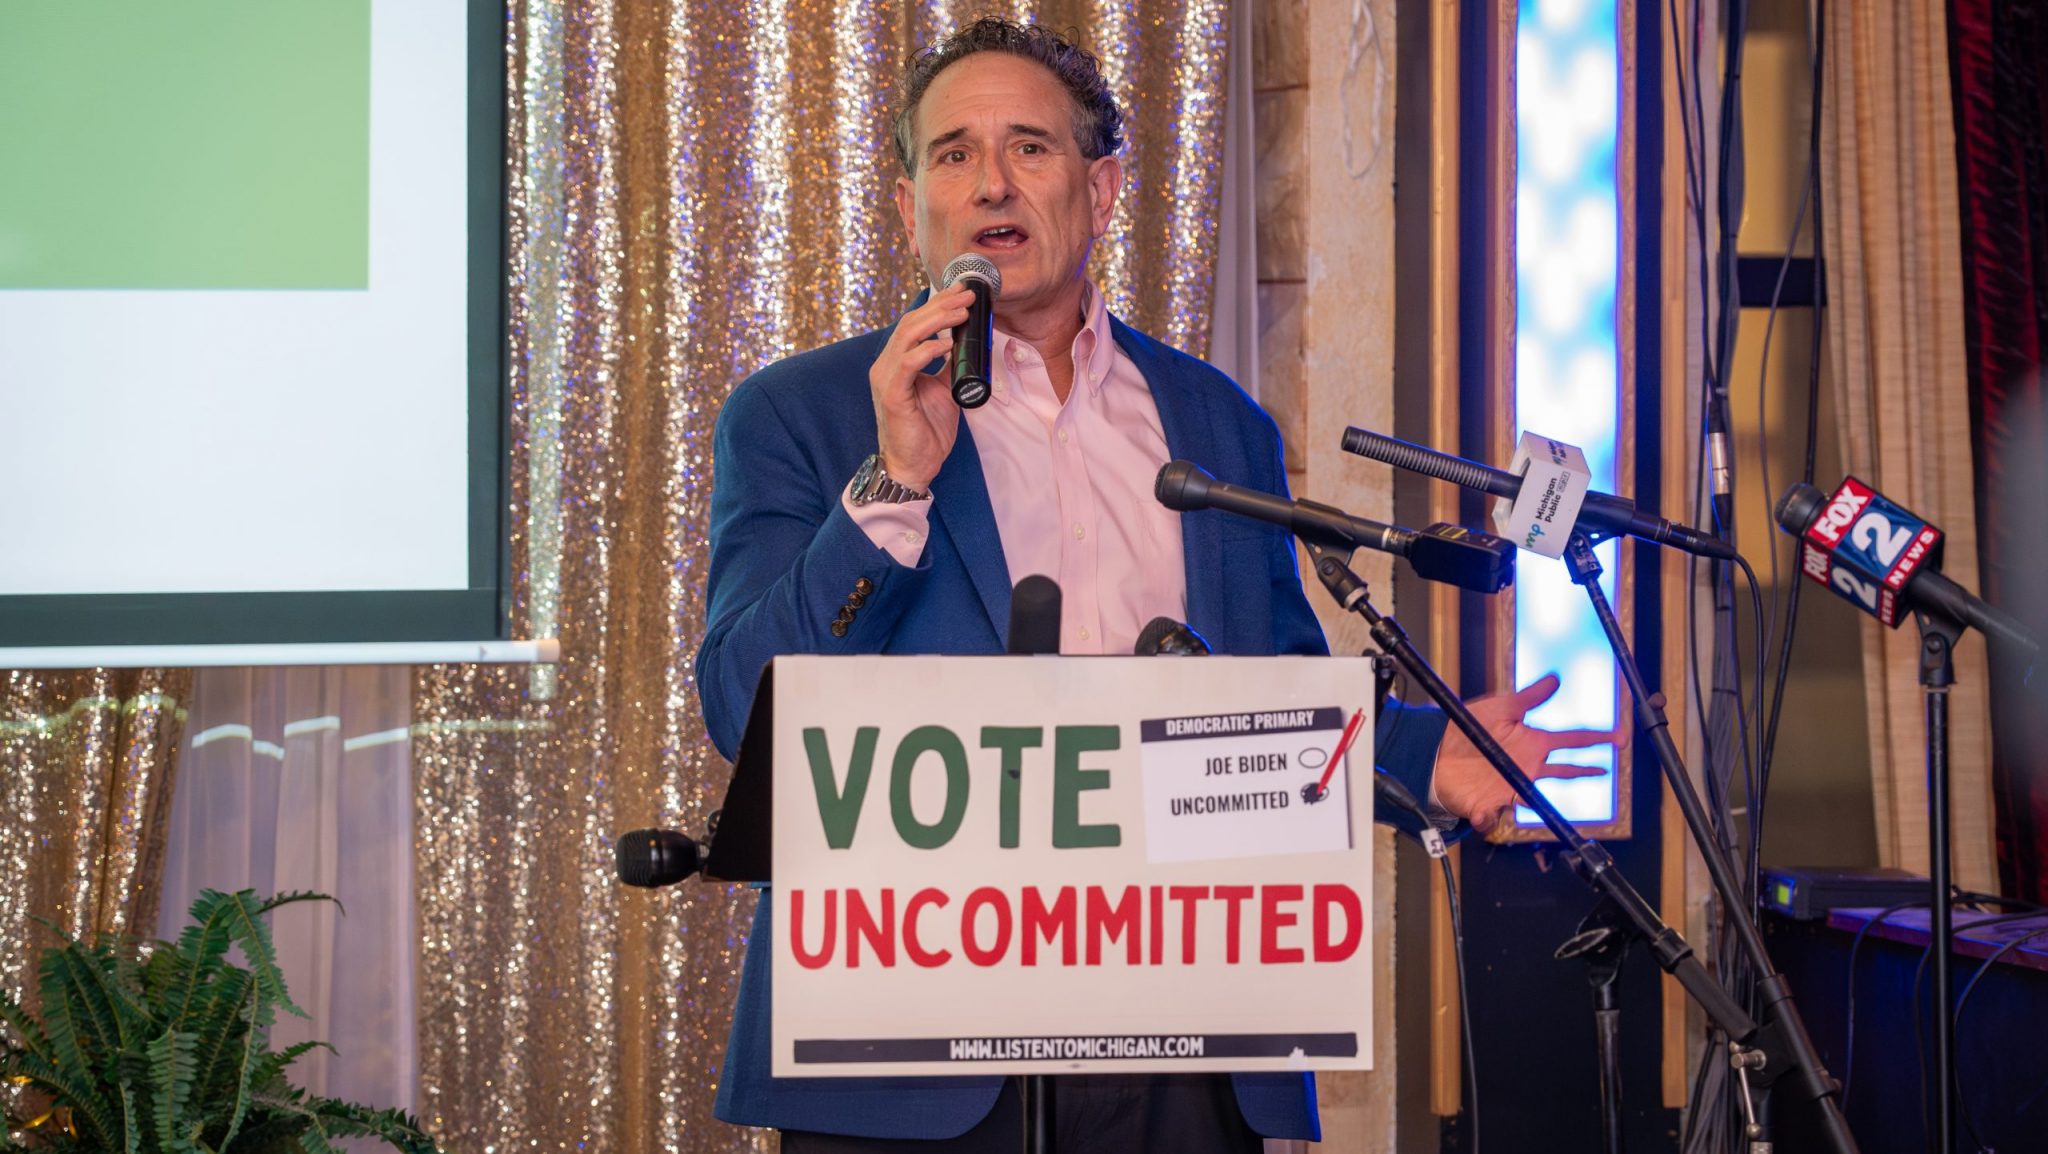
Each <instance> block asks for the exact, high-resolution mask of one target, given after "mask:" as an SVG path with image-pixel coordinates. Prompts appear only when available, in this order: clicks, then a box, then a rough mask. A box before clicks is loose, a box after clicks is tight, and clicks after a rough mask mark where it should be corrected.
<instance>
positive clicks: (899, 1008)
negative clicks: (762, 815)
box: [754, 657, 1373, 1077]
mask: <svg viewBox="0 0 2048 1154" xmlns="http://www.w3.org/2000/svg"><path fill="white" fill-rule="evenodd" d="M1372 684H1373V681H1372V672H1371V668H1370V665H1369V663H1368V662H1366V661H1365V660H1363V659H1357V658H1308V657H1270V658H1225V657H1211V658H1205V659H1203V660H1200V661H1160V660H1156V659H1150V658H1117V657H1078V658H1060V657H968V658H963V657H950V658H949V657H893V658H892V657H784V658H778V659H777V661H776V663H775V681H774V685H775V735H774V741H775V763H774V776H775V782H774V789H775V820H774V846H775V849H774V863H773V864H774V876H775V884H774V886H773V887H772V889H771V890H770V895H771V898H770V900H772V902H773V903H774V908H773V915H774V932H773V934H772V935H771V938H770V940H768V941H762V942H756V943H754V948H756V949H764V948H765V949H772V950H773V951H774V961H773V971H774V988H775V994H774V1021H773V1027H772V1029H773V1036H774V1038H773V1040H774V1055H775V1057H774V1073H775V1075H776V1076H777V1077H791V1076H810V1077H819V1076H824V1077H831V1076H849V1077H850V1076H873V1075H897V1074H965V1073H1069V1072H1075V1071H1086V1070H1095V1071H1117V1072H1130V1073H1136V1072H1154V1071H1176V1070H1178V1071H1189V1070H1212V1071H1224V1070H1247V1071H1248V1070H1307V1069H1369V1068H1371V1065H1372V1056H1371V1052H1370V1040H1371V1037H1372V999H1371V991H1372V964H1371V959H1372V917H1371V909H1372V852H1371V846H1372V842H1371V839H1370V838H1367V837H1364V836H1362V833H1363V831H1364V830H1366V829H1367V828H1368V823H1370V822H1371V820H1372V794H1373V791H1372V790H1371V789H1370V788H1363V787H1361V788H1354V786H1359V785H1361V783H1369V778H1368V777H1367V776H1366V775H1368V774H1370V773H1371V772H1372V771H1371V768H1370V767H1371V765H1372V722H1373V719H1372V716H1371V692H1372ZM882 686H886V687H887V689H886V691H879V690H878V688H877V687H882ZM1354 714H1362V715H1361V717H1360V728H1359V734H1358V737H1357V739H1356V742H1355V744H1353V745H1352V746H1351V749H1350V752H1349V753H1347V754H1346V755H1345V756H1344V757H1343V758H1342V759H1341V760H1340V761H1339V762H1338V764H1337V766H1336V768H1335V769H1334V770H1333V771H1331V772H1330V773H1329V781H1328V786H1327V793H1324V792H1320V791H1317V790H1316V789H1315V788H1314V787H1315V786H1317V785H1319V784H1320V783H1321V781H1322V778H1323V775H1324V772H1325V770H1326V769H1327V768H1328V761H1329V758H1330V755H1331V753H1332V752H1333V751H1334V748H1335V746H1336V745H1337V742H1338V737H1339V734H1340V733H1341V732H1342V730H1343V727H1344V723H1345V722H1346V721H1347V720H1349V719H1350V718H1351V717H1352V716H1353V715H1354ZM1354 778H1355V779H1356V780H1355V781H1354V780H1352V779H1354ZM1310 797H1314V798H1315V799H1316V800H1314V801H1310V800H1308V798H1310Z"/></svg>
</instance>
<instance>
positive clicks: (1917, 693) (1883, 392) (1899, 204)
mask: <svg viewBox="0 0 2048 1154" xmlns="http://www.w3.org/2000/svg"><path fill="white" fill-rule="evenodd" d="M1827 18H1828V29H1827V44H1828V69H1827V73H1828V75H1827V81H1826V85H1827V87H1826V93H1825V97H1824V106H1823V114H1822V125H1821V131H1822V178H1823V182H1824V188H1825V194H1826V207H1827V225H1828V228H1827V237H1826V243H1827V251H1826V257H1827V273H1828V304H1829V308H1828V312H1827V318H1828V340H1829V345H1828V352H1829V355H1830V356H1831V358H1832V360H1833V365H1834V368H1833V379H1834V389H1835V400H1836V405H1837V409H1838V411H1839V412H1840V413H1841V414H1842V421H1841V425H1840V427H1839V429H1838V430H1837V432H1838V435H1839V436H1840V439H1841V447H1842V456H1843V460H1844V461H1846V462H1847V463H1848V468H1849V471H1850V472H1851V473H1852V474H1854V475H1856V476H1858V477H1861V478H1862V479H1864V480H1865V481H1867V482H1869V483H1870V484H1872V485H1874V486H1876V487H1877V488H1878V489H1879V490H1881V491H1882V492H1884V493H1885V495H1886V496H1888V497H1890V498H1892V499H1893V500H1895V501H1897V502H1899V503H1900V504H1902V505H1904V506H1906V507H1907V508H1909V509H1911V510H1913V511H1914V512H1916V513H1918V514H1919V515H1920V516H1922V517H1925V518H1927V519H1928V520H1930V521H1932V522H1933V523H1935V524H1936V525H1938V526H1940V527H1941V528H1942V529H1943V530H1944V531H1945V532H1946V533H1947V534H1948V543H1947V551H1946V555H1945V558H1944V569H1945V570H1946V572H1947V573H1948V574H1949V575H1950V576H1952V577H1954V578H1955V579H1956V580H1958V581H1960V582H1962V583H1963V584H1964V585H1967V586H1970V587H1972V588H1975V587H1976V585H1977V533H1976V510H1975V504H1974V501H1975V494H1974V491H1973V488H1972V481H1971V455H1970V454H1971V449H1970V417H1969V408H1968V401H1967V399H1966V389H1967V387H1968V384H1969V380H1968V376H1967V371H1966V368H1965V364H1964V355H1963V354H1964V347H1963V343H1964V333H1963V283H1962V266H1961V255H1960V248H1959V242H1958V237H1957V228H1958V221H1957V205H1956V151H1955V131H1954V120H1953V116H1954V109H1953V106H1952V104H1951V103H1950V99H1949V66H1948V28H1947V17H1946V14H1945V11H1944V6H1943V5H1941V4H1939V3H1934V2H1932V0H1914V2H1912V3H1905V4H1891V3H1880V4H1830V5H1828V7H1827ZM1863 667H1864V671H1865V675H1866V676H1865V681H1866V687H1867V688H1866V693H1867V695H1868V699H1869V708H1870V752H1871V758H1870V760H1871V773H1872V775H1873V778H1874V784H1875V787H1876V804H1877V838H1878V849H1879V852H1880V854H1881V855H1882V857H1883V862H1884V864H1885V865H1893V866H1901V867H1904V868H1907V869H1912V870H1919V871H1925V870H1926V869H1927V868H1928V828H1927V778H1926V758H1925V754H1924V749H1925V737H1926V726H1925V714H1924V707H1923V702H1922V695H1921V689H1920V683H1919V634H1918V632H1917V630H1916V629H1915V628H1914V626H1913V625H1912V624H1911V623H1910V622H1909V623H1907V624H1905V625H1902V626H1901V627H1900V628H1898V629H1897V630H1889V629H1885V628H1883V627H1881V626H1879V625H1878V624H1877V623H1876V622H1875V621H1873V620H1870V619H1865V621H1864V623H1863ZM1950 696H1951V704H1950V726H1951V730H1952V735H1953V737H1952V743H1951V746H1950V766H1951V781H1952V785H1951V789H1952V799H1953V800H1952V805H1953V812H1954V832H1955V837H1954V839H1953V845H1954V847H1955V849H1954V855H1953V857H1954V863H1955V878H1956V882H1957V884H1959V885H1963V886H1967V887H1970V888H1973V889H1980V890H1990V889H1994V888H1996V885H1997V877H1998V875H1997V872H1996V869H1995V866H1994V864H1993V857H1992V846H1993V838H1992V821H1991V730H1990V715H1989V712H1988V706H1987V701H1988V694H1987V689H1986V671H1985V663H1984V643H1983V639H1982V638H1980V637H1977V636H1974V635H1972V636H1971V637H1969V638H1968V639H1966V640H1965V641H1964V642H1963V644H1962V645H1961V646H1960V647H1959V648H1958V650H1957V652H1956V686H1955V689H1954V690H1953V692H1952V693H1951V695H1950Z"/></svg>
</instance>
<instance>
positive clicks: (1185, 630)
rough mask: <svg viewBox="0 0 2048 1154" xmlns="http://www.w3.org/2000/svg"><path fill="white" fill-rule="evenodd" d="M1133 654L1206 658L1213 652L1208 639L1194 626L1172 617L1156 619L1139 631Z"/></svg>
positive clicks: (1132, 650) (1132, 648)
mask: <svg viewBox="0 0 2048 1154" xmlns="http://www.w3.org/2000/svg"><path fill="white" fill-rule="evenodd" d="M1131 652H1133V653H1135V654H1137V655H1138V656H1140V657H1157V656H1161V655H1166V656H1183V657H1204V656H1207V655H1208V654H1209V653H1211V652H1212V650H1211V649H1210V648H1209V642H1208V639H1206V638H1204V637H1203V636H1202V635H1201V634H1199V633H1197V632H1195V630H1194V627H1193V626H1189V625H1183V624H1181V623H1180V622H1178V621H1175V620H1174V619H1173V618H1171V617H1154V618H1153V619H1152V620H1151V621H1150V622H1149V623H1147V624H1146V626H1145V628H1144V629H1142V630H1140V631H1139V633H1138V643H1137V644H1136V645H1133V646H1132V647H1131Z"/></svg>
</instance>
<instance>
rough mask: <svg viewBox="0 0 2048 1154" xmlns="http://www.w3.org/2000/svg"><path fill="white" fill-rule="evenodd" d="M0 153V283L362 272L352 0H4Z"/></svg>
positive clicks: (365, 281)
mask: <svg viewBox="0 0 2048 1154" xmlns="http://www.w3.org/2000/svg"><path fill="white" fill-rule="evenodd" d="M0 170H4V171H5V173H6V176H5V178H4V179H0V289H366V288H368V287H369V277H370V0H260V2H254V0H180V2H179V3H176V4H165V3H162V2H161V0H5V2H4V3H0Z"/></svg>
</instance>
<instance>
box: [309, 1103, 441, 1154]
mask: <svg viewBox="0 0 2048 1154" xmlns="http://www.w3.org/2000/svg"><path fill="white" fill-rule="evenodd" d="M309 1105H310V1106H311V1107H312V1108H313V1112H314V1113H315V1114H317V1115H318V1116H319V1117H320V1118H321V1119H322V1121H323V1123H324V1129H325V1133H326V1134H327V1136H328V1137H330V1138H376V1139H378V1140H380V1141H382V1142H384V1143H385V1144H387V1145H390V1146H394V1147H396V1148H398V1149H399V1150H402V1151H404V1152H405V1154H438V1150H439V1148H438V1147H437V1146H435V1144H434V1140H433V1138H431V1137H430V1136H428V1134H427V1131H426V1128H425V1127H423V1126H421V1125H420V1120H419V1119H418V1118H415V1117H413V1116H412V1115H410V1114H408V1113H406V1112H405V1111H403V1110H400V1109H396V1108H393V1109H389V1110H371V1109H368V1108H366V1107H363V1106H358V1105H355V1104H354V1103H352V1102H337V1101H335V1100H334V1099H332V1098H320V1099H316V1100H315V1101H313V1102H311V1103H309Z"/></svg>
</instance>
